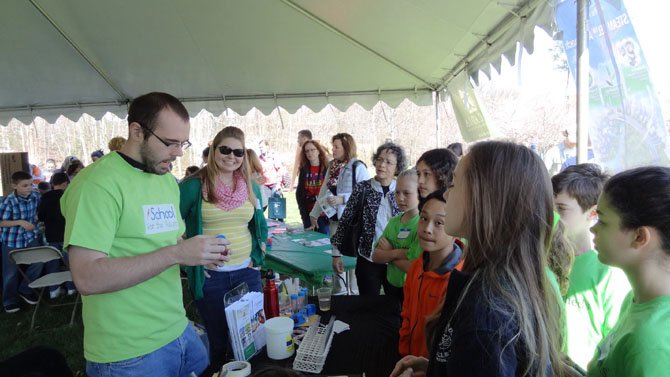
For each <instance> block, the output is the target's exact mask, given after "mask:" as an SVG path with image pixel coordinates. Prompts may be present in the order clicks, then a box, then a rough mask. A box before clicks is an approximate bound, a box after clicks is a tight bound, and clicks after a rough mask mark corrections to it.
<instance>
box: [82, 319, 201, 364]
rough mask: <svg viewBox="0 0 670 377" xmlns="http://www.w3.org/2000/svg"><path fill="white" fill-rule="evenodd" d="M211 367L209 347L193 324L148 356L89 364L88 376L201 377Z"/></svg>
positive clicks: (88, 362) (89, 362)
mask: <svg viewBox="0 0 670 377" xmlns="http://www.w3.org/2000/svg"><path fill="white" fill-rule="evenodd" d="M207 365H209V360H208V358H207V350H206V349H205V345H204V344H203V343H202V341H201V340H200V338H199V337H198V335H197V334H196V333H195V331H194V330H193V326H192V325H191V324H190V323H189V324H188V326H186V329H185V330H184V332H183V333H182V334H181V335H180V336H179V337H178V338H177V339H175V340H173V341H172V342H170V343H168V344H166V345H165V346H163V347H161V348H159V349H157V350H156V351H154V352H151V353H148V354H146V355H143V356H138V357H134V358H132V359H128V360H122V361H116V362H113V363H94V362H91V361H86V374H87V375H88V376H89V377H136V376H165V377H189V376H190V375H191V373H195V374H196V375H199V374H200V373H202V372H203V371H204V370H205V368H207Z"/></svg>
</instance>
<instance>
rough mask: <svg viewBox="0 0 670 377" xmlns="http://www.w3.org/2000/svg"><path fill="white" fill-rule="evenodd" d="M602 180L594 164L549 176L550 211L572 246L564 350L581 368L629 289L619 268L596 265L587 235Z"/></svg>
mask: <svg viewBox="0 0 670 377" xmlns="http://www.w3.org/2000/svg"><path fill="white" fill-rule="evenodd" d="M607 178H608V177H607V175H606V174H605V173H604V172H603V171H602V170H601V169H600V167H598V165H595V164H580V165H574V166H570V167H568V168H567V169H566V170H564V171H563V172H561V173H559V174H557V175H555V176H553V177H552V178H551V183H552V186H553V190H554V206H555V209H556V211H557V212H558V213H559V215H560V216H561V221H563V224H564V225H565V230H566V237H567V238H568V240H569V241H570V242H571V243H572V244H573V246H574V249H575V262H574V265H573V267H572V271H571V272H570V286H569V287H568V291H567V293H566V294H565V296H564V300H565V309H566V323H567V327H568V336H567V337H568V341H567V354H568V356H569V357H570V358H571V359H572V360H573V361H574V362H575V363H577V365H579V366H580V367H582V368H584V369H586V366H587V364H588V362H589V360H590V359H591V357H592V356H593V353H594V351H595V349H596V347H597V345H598V342H599V341H600V340H601V339H602V338H603V337H605V336H606V335H607V334H608V333H609V331H610V330H611V329H612V328H613V327H614V325H615V324H616V322H617V319H618V318H619V311H620V308H621V304H622V302H623V299H624V298H625V297H626V294H627V293H628V292H629V291H630V284H629V283H628V280H627V279H626V276H625V275H624V274H623V272H622V271H621V270H620V269H618V268H611V267H609V266H606V265H604V264H602V263H600V261H599V260H598V254H597V253H596V251H595V250H594V249H593V244H592V237H591V234H590V233H589V228H590V226H591V225H592V223H593V222H594V221H595V220H597V219H598V215H597V213H596V203H597V200H598V196H599V195H600V193H601V192H602V189H603V185H604V184H605V181H606V180H607Z"/></svg>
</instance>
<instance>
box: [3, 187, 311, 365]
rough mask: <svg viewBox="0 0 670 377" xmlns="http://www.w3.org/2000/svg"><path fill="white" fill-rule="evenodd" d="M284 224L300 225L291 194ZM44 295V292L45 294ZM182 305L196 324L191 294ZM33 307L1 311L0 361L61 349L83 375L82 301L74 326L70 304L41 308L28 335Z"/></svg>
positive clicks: (66, 300) (60, 301)
mask: <svg viewBox="0 0 670 377" xmlns="http://www.w3.org/2000/svg"><path fill="white" fill-rule="evenodd" d="M285 197H286V207H287V210H286V212H287V214H286V215H287V218H286V222H287V223H301V221H300V213H299V212H298V206H297V204H296V202H295V194H294V193H292V192H291V193H286V194H285ZM45 294H46V293H45ZM73 301H74V298H73V297H62V298H59V299H57V300H55V301H54V304H67V303H71V302H73ZM184 304H185V306H187V310H186V314H187V316H188V317H189V319H191V320H194V321H196V322H200V321H199V317H198V314H197V312H196V310H195V305H193V304H192V303H191V295H190V293H189V292H188V290H187V289H184ZM32 313H33V307H32V306H28V305H24V306H23V308H22V310H21V311H20V312H18V313H13V314H7V313H5V312H4V311H1V310H0V360H4V359H6V358H8V357H10V356H12V355H15V354H17V353H19V352H22V351H24V350H26V349H29V348H32V347H35V346H37V345H45V346H49V347H52V348H55V349H57V350H60V351H61V352H62V353H63V354H65V357H66V358H67V361H68V364H69V365H70V368H72V370H73V371H74V373H75V376H85V375H86V373H85V367H84V365H85V362H84V351H83V339H84V338H83V336H84V328H83V325H82V322H81V302H80V304H79V306H78V309H77V314H76V318H75V323H74V325H73V326H69V323H70V314H71V313H72V305H64V306H48V305H40V309H39V312H38V313H37V318H36V321H35V328H34V329H33V331H32V332H28V329H29V328H30V319H31V316H32Z"/></svg>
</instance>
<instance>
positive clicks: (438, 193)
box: [419, 188, 447, 211]
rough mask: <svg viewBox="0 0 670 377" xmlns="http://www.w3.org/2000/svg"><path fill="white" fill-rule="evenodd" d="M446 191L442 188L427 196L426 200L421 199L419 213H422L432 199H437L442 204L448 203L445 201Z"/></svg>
mask: <svg viewBox="0 0 670 377" xmlns="http://www.w3.org/2000/svg"><path fill="white" fill-rule="evenodd" d="M445 191H446V190H444V189H441V188H440V189H437V191H433V192H431V193H430V194H428V195H426V197H425V198H419V211H422V210H423V207H424V206H425V205H426V203H428V201H429V200H431V199H436V200H439V201H441V202H442V203H446V202H447V201H446V200H444V192H445Z"/></svg>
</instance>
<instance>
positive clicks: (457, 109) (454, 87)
mask: <svg viewBox="0 0 670 377" xmlns="http://www.w3.org/2000/svg"><path fill="white" fill-rule="evenodd" d="M447 92H449V96H451V105H452V106H453V108H454V114H456V121H457V122H458V127H459V128H460V130H461V135H462V136H463V139H464V140H465V141H466V142H472V141H476V140H481V139H486V138H489V137H491V129H490V128H489V126H488V123H487V122H486V117H485V116H484V113H483V112H482V109H481V108H480V107H479V101H477V96H476V95H475V91H474V88H473V87H472V83H470V79H469V77H468V76H467V75H466V74H465V72H461V74H459V75H458V76H456V77H455V78H454V79H453V80H452V81H451V83H449V85H447Z"/></svg>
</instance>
